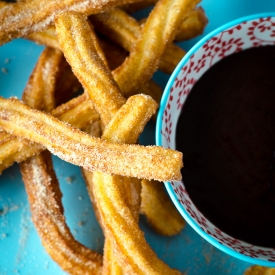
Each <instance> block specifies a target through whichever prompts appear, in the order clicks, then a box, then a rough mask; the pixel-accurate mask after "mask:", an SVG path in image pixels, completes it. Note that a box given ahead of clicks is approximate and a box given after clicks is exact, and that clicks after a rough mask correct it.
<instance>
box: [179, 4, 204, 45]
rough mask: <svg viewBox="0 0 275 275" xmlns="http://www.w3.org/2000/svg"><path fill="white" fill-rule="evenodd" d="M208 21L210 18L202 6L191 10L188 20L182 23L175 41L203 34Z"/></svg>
mask: <svg viewBox="0 0 275 275" xmlns="http://www.w3.org/2000/svg"><path fill="white" fill-rule="evenodd" d="M207 23H208V19H207V17H206V15H205V12H204V10H203V8H202V7H199V8H197V9H195V10H193V11H191V12H190V14H189V16H188V17H187V18H186V20H184V21H183V23H182V24H181V26H180V28H179V30H178V33H177V35H176V37H175V41H185V40H188V39H192V38H194V37H196V36H198V35H200V34H202V33H203V31H204V29H205V26H206V25H207Z"/></svg>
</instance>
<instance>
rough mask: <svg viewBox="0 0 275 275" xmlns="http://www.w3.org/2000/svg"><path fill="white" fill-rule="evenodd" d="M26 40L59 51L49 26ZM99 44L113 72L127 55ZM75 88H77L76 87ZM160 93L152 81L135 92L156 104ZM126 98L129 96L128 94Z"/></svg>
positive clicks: (159, 89)
mask: <svg viewBox="0 0 275 275" xmlns="http://www.w3.org/2000/svg"><path fill="white" fill-rule="evenodd" d="M26 38H28V39H30V40H32V41H35V42H36V43H39V44H43V45H46V46H49V47H54V48H57V49H60V46H59V43H58V41H57V37H56V35H55V27H53V26H51V27H50V28H49V29H47V30H45V31H41V32H36V33H33V34H31V35H29V36H27V37H26ZM99 43H100V46H101V48H102V50H103V52H104V55H105V56H106V59H107V62H108V66H109V67H110V69H112V70H113V69H115V68H117V67H118V66H119V65H121V64H122V63H123V61H124V60H125V58H126V57H127V53H126V52H125V51H124V52H122V51H121V49H118V47H117V46H116V45H114V44H111V43H108V42H106V41H104V40H102V39H100V40H99ZM167 52H168V51H167ZM178 55H181V52H179V53H178V52H177V51H175V52H174V53H171V52H170V58H171V60H175V59H177V60H178V59H179V56H178ZM171 63H172V64H174V61H172V62H171ZM167 64H168V62H167ZM70 78H71V77H70ZM72 81H74V79H72ZM76 84H77V82H76ZM76 87H78V86H77V85H76ZM162 92H163V90H162V88H161V87H160V86H159V85H157V84H156V83H155V82H154V81H153V80H149V81H148V82H147V83H142V84H141V85H140V87H139V89H138V91H137V93H143V94H147V95H150V96H151V97H153V98H154V100H156V101H157V102H158V103H159V102H160V99H161V96H162ZM128 96H130V94H129V95H128ZM106 109H107V108H106Z"/></svg>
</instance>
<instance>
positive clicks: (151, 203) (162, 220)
mask: <svg viewBox="0 0 275 275" xmlns="http://www.w3.org/2000/svg"><path fill="white" fill-rule="evenodd" d="M141 186H142V188H141V207H140V211H141V213H142V214H144V215H145V217H146V219H147V221H148V223H149V224H150V225H151V226H152V228H153V229H154V230H155V231H156V232H157V233H159V234H161V235H165V236H173V235H176V234H178V233H179V232H180V231H181V230H182V229H183V228H184V226H185V220H184V219H183V217H182V216H181V215H180V213H179V212H178V210H177V209H176V208H175V206H174V204H173V203H172V201H171V199H170V197H169V196H168V194H167V192H166V191H165V187H164V185H163V184H162V183H160V182H156V181H148V180H142V181H141Z"/></svg>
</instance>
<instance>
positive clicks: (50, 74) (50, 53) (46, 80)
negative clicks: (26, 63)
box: [22, 47, 63, 112]
mask: <svg viewBox="0 0 275 275" xmlns="http://www.w3.org/2000/svg"><path fill="white" fill-rule="evenodd" d="M62 59H63V53H62V52H61V51H60V50H57V49H53V48H49V47H46V48H45V49H44V51H43V52H42V54H41V55H40V57H39V59H38V62H37V63H36V66H35V68H34V70H33V72H32V74H31V76H30V78H29V81H28V84H27V86H26V88H25V90H24V93H23V97H22V99H23V101H24V102H28V105H29V106H30V107H32V108H35V109H39V110H46V111H47V112H50V111H51V110H52V109H53V108H54V106H55V85H56V78H57V75H58V73H59V66H60V64H61V62H62Z"/></svg>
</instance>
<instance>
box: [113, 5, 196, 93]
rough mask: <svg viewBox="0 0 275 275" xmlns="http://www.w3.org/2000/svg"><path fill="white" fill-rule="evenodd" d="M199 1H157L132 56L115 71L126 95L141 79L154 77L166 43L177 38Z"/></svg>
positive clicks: (117, 80)
mask: <svg viewBox="0 0 275 275" xmlns="http://www.w3.org/2000/svg"><path fill="white" fill-rule="evenodd" d="M198 2H199V0H195V1H194V0H178V1H169V0H167V1H159V2H158V3H157V4H156V5H155V7H154V9H153V10H152V12H151V13H150V15H149V17H148V19H147V20H146V23H145V24H144V26H143V28H142V34H141V35H140V36H139V38H138V40H137V42H136V43H135V46H134V48H133V50H132V51H131V53H130V55H129V58H127V59H126V60H125V62H124V63H123V64H122V65H121V66H120V67H118V68H117V69H115V70H114V71H113V72H112V73H113V76H114V79H115V80H116V82H117V83H118V86H119V87H120V89H121V92H122V94H123V95H127V94H131V93H133V92H134V91H135V90H136V89H137V88H138V87H139V86H140V83H145V82H147V81H148V80H149V79H150V78H151V77H152V75H153V73H154V72H155V71H156V69H157V68H158V65H159V60H160V57H161V56H162V54H163V52H164V50H165V47H166V46H167V45H169V44H170V43H171V42H172V40H173V39H174V37H175V35H176V31H177V27H178V26H179V25H180V24H181V23H182V22H183V20H184V19H185V18H186V17H187V16H188V14H189V13H190V11H191V10H193V9H194V8H195V6H196V5H197V4H198ZM164 18H165V20H164ZM152 38H154V39H152Z"/></svg>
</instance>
